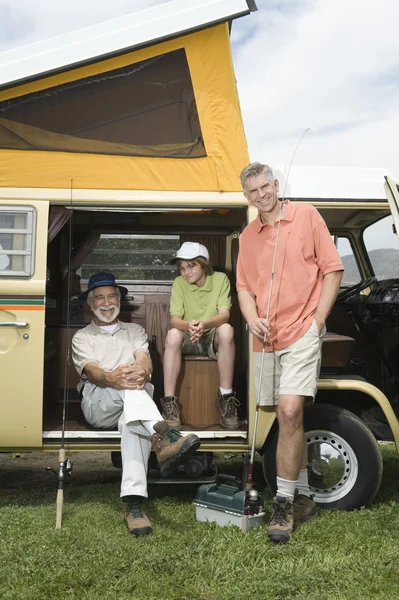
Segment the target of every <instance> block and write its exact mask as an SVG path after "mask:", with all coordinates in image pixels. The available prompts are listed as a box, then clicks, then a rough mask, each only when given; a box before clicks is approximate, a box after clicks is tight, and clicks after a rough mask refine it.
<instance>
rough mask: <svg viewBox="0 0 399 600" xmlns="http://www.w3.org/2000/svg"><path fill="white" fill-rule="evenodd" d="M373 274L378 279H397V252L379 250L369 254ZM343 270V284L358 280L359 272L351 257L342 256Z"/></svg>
mask: <svg viewBox="0 0 399 600" xmlns="http://www.w3.org/2000/svg"><path fill="white" fill-rule="evenodd" d="M369 256H370V261H371V264H372V266H373V269H374V273H375V274H376V277H378V279H392V278H397V279H399V250H395V249H393V248H390V249H387V248H381V249H379V250H371V251H370V252H369ZM341 259H342V262H343V264H344V268H345V276H344V278H345V282H346V283H349V284H350V283H355V282H357V281H358V280H359V270H358V268H357V266H356V262H355V259H354V257H353V256H352V255H349V254H348V255H347V256H342V257H341Z"/></svg>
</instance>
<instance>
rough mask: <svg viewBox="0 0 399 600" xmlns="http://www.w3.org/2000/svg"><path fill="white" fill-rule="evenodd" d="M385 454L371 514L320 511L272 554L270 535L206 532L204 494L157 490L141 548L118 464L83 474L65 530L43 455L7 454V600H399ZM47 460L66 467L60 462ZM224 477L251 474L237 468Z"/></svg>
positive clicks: (1, 536)
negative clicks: (127, 514)
mask: <svg viewBox="0 0 399 600" xmlns="http://www.w3.org/2000/svg"><path fill="white" fill-rule="evenodd" d="M382 452H383V457H384V479H383V482H382V486H381V489H380V492H379V494H378V496H377V498H376V499H375V501H374V503H373V506H372V507H371V508H367V509H362V510H359V511H355V512H351V513H344V512H335V511H321V512H320V518H319V519H318V520H317V521H313V522H310V523H307V524H304V525H302V526H300V527H299V528H298V529H297V530H296V531H295V533H294V536H293V538H292V541H291V542H290V543H289V544H285V545H273V544H271V543H270V542H269V541H268V539H267V537H266V535H265V528H264V527H257V528H254V529H252V530H251V531H249V533H247V534H246V535H245V536H244V535H243V534H242V533H241V532H240V531H239V529H238V528H235V527H224V528H221V527H218V526H217V525H215V524H209V523H197V522H196V521H195V510H194V506H193V498H194V496H195V491H196V487H195V486H193V487H190V486H186V487H185V488H182V487H181V486H179V487H174V486H173V487H172V486H168V487H163V486H152V487H151V488H150V497H151V500H150V501H149V503H148V506H147V511H146V512H147V514H148V516H149V517H150V519H151V521H152V523H153V528H154V533H153V535H152V536H146V537H144V538H138V539H137V538H134V537H132V536H130V535H129V534H128V533H127V531H126V528H125V524H124V522H123V519H122V507H121V502H120V501H119V499H118V495H119V472H118V471H117V470H116V469H114V468H113V467H112V466H110V464H109V465H108V463H106V465H107V466H106V469H102V470H101V471H99V470H98V467H97V466H96V464H94V463H93V466H92V470H91V471H90V470H89V471H87V470H85V471H84V472H82V473H80V472H79V466H76V464H75V470H74V473H73V475H72V478H71V480H70V482H69V484H68V485H67V487H66V490H65V504H64V512H63V528H62V530H61V531H56V530H55V496H56V478H55V476H54V475H52V474H51V473H48V472H44V470H43V466H41V467H40V473H39V472H38V471H35V470H34V469H33V470H32V467H31V465H30V461H31V460H33V458H32V455H27V456H26V457H23V458H21V459H12V458H11V457H10V456H5V455H3V457H4V458H3V457H2V456H1V455H0V457H1V460H0V598H1V600H43V599H44V600H46V599H51V600H58V599H63V600H64V599H78V600H94V599H105V600H124V599H127V598H129V599H136V600H150V599H151V600H152V599H154V600H155V599H157V600H175V599H176V600H177V599H179V600H233V599H234V600H235V599H243V600H247V599H248V600H269V599H270V600H291V599H292V600H293V599H301V600H302V599H303V600H316V599H318V600H341V599H342V600H356V599H362V600H367V599H381V600H382V599H384V600H387V599H392V600H393V599H395V600H398V599H399V505H398V503H397V500H398V498H399V458H398V456H397V454H396V451H395V448H394V446H393V444H384V445H383V446H382ZM108 456H109V455H104V460H105V461H107V460H108V461H109V463H110V459H108ZM46 460H48V462H49V464H51V465H52V466H54V467H56V466H57V458H56V457H54V455H51V456H49V457H46ZM79 460H80V461H82V460H84V455H79V457H78V459H77V462H79ZM221 466H222V470H223V472H230V473H232V474H238V473H240V464H239V461H238V459H236V458H233V459H232V460H230V461H226V460H225V461H224V462H223V463H222V465H221ZM35 473H36V475H37V476H36V477H35ZM255 480H256V481H259V482H261V481H262V476H261V466H260V463H257V465H256V473H255ZM265 495H266V501H267V507H268V508H270V498H271V496H270V494H269V493H268V492H266V493H265ZM268 515H269V511H268ZM268 515H267V516H268Z"/></svg>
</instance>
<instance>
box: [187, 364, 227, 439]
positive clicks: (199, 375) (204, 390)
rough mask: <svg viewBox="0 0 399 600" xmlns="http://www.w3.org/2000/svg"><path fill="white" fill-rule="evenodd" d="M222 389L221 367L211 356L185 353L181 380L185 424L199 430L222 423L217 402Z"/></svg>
mask: <svg viewBox="0 0 399 600" xmlns="http://www.w3.org/2000/svg"><path fill="white" fill-rule="evenodd" d="M218 390H219V369H218V364H217V362H216V360H212V359H211V358H209V357H208V356H198V355H183V356H182V368H181V371H180V375H179V379H178V381H177V395H178V397H179V401H178V402H179V405H180V410H181V421H182V425H186V426H190V427H192V428H195V429H201V427H206V428H209V427H210V426H217V425H219V413H218V411H217V410H216V408H215V401H216V398H217V395H218Z"/></svg>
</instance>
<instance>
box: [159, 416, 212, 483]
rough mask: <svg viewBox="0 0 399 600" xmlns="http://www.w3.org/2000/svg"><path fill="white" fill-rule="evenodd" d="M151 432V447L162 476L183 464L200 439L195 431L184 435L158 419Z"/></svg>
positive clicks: (195, 448) (166, 475)
mask: <svg viewBox="0 0 399 600" xmlns="http://www.w3.org/2000/svg"><path fill="white" fill-rule="evenodd" d="M154 429H155V433H153V434H152V438H151V441H152V449H153V451H154V452H155V454H156V457H157V460H158V464H159V468H160V471H161V475H162V477H168V475H170V474H171V473H172V472H173V471H174V470H175V469H177V467H179V466H180V465H184V464H185V463H186V462H187V461H188V460H189V458H190V457H191V455H192V454H193V453H194V452H195V451H196V450H198V448H199V447H200V444H201V442H200V439H199V437H198V436H197V435H195V433H189V434H188V435H186V436H184V437H183V436H182V434H181V433H180V432H179V431H177V429H171V428H170V427H169V425H168V424H167V422H166V421H158V423H156V424H155V425H154Z"/></svg>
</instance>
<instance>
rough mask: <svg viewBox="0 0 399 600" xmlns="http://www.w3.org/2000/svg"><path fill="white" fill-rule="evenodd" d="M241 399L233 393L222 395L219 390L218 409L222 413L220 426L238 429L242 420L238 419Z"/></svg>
mask: <svg viewBox="0 0 399 600" xmlns="http://www.w3.org/2000/svg"><path fill="white" fill-rule="evenodd" d="M239 406H240V401H239V400H237V398H236V397H235V396H234V392H233V393H232V394H224V395H222V394H221V393H220V390H219V394H218V397H217V399H216V410H217V411H218V413H219V415H220V421H219V422H220V426H221V427H223V429H238V427H239V425H240V422H239V420H238V411H237V409H238V407H239Z"/></svg>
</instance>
